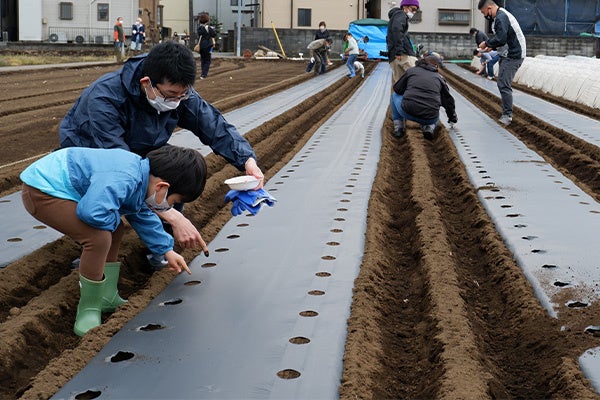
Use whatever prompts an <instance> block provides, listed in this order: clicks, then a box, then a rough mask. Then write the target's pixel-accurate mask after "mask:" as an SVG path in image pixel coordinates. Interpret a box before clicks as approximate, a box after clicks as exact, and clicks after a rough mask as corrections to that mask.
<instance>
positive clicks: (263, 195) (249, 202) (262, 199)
mask: <svg viewBox="0 0 600 400" xmlns="http://www.w3.org/2000/svg"><path fill="white" fill-rule="evenodd" d="M230 201H231V203H232V205H231V214H232V215H233V216H234V217H235V216H238V215H240V214H242V213H243V212H244V211H248V212H250V213H251V214H252V215H256V214H257V213H258V211H259V210H260V206H261V205H262V204H263V203H264V204H266V205H268V206H269V207H273V205H274V204H275V202H276V201H277V200H276V199H275V198H274V197H273V196H271V195H270V194H269V193H268V192H267V191H266V190H264V189H259V190H230V191H229V192H227V194H226V195H225V203H228V202H230Z"/></svg>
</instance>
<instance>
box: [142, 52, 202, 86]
mask: <svg viewBox="0 0 600 400" xmlns="http://www.w3.org/2000/svg"><path fill="white" fill-rule="evenodd" d="M142 76H148V77H149V78H150V80H151V81H152V84H153V85H156V84H157V83H160V84H164V83H165V81H168V82H170V83H172V84H174V85H181V86H191V85H193V84H194V82H195V81H196V61H195V60H194V55H193V54H192V52H191V50H190V49H188V48H187V47H185V46H182V45H180V44H179V43H175V42H172V41H166V42H163V43H159V44H157V45H156V46H154V47H153V48H152V50H151V51H150V53H149V54H148V56H146V58H145V59H144V64H143V65H142Z"/></svg>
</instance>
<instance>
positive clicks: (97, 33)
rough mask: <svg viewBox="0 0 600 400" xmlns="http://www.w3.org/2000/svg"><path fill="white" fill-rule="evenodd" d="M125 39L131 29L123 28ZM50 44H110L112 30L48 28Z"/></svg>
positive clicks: (129, 34) (111, 41)
mask: <svg viewBox="0 0 600 400" xmlns="http://www.w3.org/2000/svg"><path fill="white" fill-rule="evenodd" d="M123 32H124V34H125V37H129V36H131V27H123ZM45 39H46V40H47V41H48V42H51V43H77V44H84V43H87V44H112V43H113V29H112V28H78V27H56V26H50V27H48V37H47V38H45Z"/></svg>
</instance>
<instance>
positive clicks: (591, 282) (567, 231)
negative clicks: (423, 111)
mask: <svg viewBox="0 0 600 400" xmlns="http://www.w3.org/2000/svg"><path fill="white" fill-rule="evenodd" d="M452 93H453V95H454V97H455V99H456V113H457V115H458V116H459V121H460V122H459V123H458V125H457V126H456V129H451V138H452V141H453V142H454V144H455V146H456V148H457V150H458V152H459V156H460V158H461V160H462V162H463V163H464V165H465V167H466V169H467V174H468V176H469V179H470V181H471V183H472V184H473V186H474V187H475V188H477V189H478V191H477V195H478V196H479V199H480V201H481V202H482V204H483V205H484V207H485V208H486V211H487V213H488V214H489V215H490V217H491V218H492V220H493V221H494V224H495V226H496V228H497V229H498V231H499V232H500V234H501V235H502V238H503V240H504V242H505V243H506V245H507V247H508V248H509V249H510V250H511V252H512V253H513V255H514V256H515V259H516V260H517V262H518V264H519V266H520V267H521V268H522V270H523V272H524V274H525V276H526V277H527V279H528V280H529V282H530V283H531V285H532V286H533V289H534V291H535V293H536V295H537V297H538V298H539V300H540V302H541V304H542V305H543V306H544V307H545V308H546V309H547V311H548V313H549V314H550V315H551V316H553V317H555V316H556V311H555V307H556V304H553V302H552V299H553V298H554V295H556V294H558V293H559V292H560V291H566V290H569V289H575V290H574V291H573V292H572V293H573V295H572V296H573V297H572V298H571V299H570V300H568V301H567V302H566V304H565V305H569V304H587V305H589V304H591V303H593V302H596V301H598V299H599V298H600V261H599V260H600V246H598V231H599V230H600V204H599V203H598V202H597V201H595V200H594V199H593V198H592V197H590V196H589V195H587V194H586V193H585V192H583V191H582V190H581V189H580V188H579V187H577V186H576V185H575V184H574V183H573V182H571V181H570V180H569V179H568V178H567V177H565V176H564V175H563V174H561V173H560V172H559V171H557V170H556V169H555V168H553V167H552V166H551V165H550V164H548V163H547V162H546V161H545V160H544V159H543V158H542V157H540V156H539V155H538V154H537V153H535V152H533V151H532V150H530V149H529V148H527V146H525V145H524V144H523V143H522V142H520V141H519V140H518V139H516V138H515V137H514V136H513V135H511V134H510V133H509V132H508V131H506V130H505V129H504V128H503V127H501V126H499V124H498V122H497V121H494V120H492V119H490V118H489V117H487V116H486V115H485V114H483V113H481V112H480V111H479V110H478V109H477V107H476V106H474V105H473V104H471V103H469V102H468V101H467V100H466V99H464V97H462V96H461V95H459V94H457V93H456V91H454V90H453V91H452ZM461 116H463V117H461ZM448 127H449V126H448ZM449 128H450V127H449ZM599 360H600V359H599V358H598V352H595V353H590V354H587V355H586V363H587V364H591V365H597V364H598V363H599ZM586 373H587V374H588V377H590V379H591V380H592V381H595V382H600V369H597V368H596V369H593V368H587V370H586ZM596 389H597V390H598V391H600V388H598V387H596Z"/></svg>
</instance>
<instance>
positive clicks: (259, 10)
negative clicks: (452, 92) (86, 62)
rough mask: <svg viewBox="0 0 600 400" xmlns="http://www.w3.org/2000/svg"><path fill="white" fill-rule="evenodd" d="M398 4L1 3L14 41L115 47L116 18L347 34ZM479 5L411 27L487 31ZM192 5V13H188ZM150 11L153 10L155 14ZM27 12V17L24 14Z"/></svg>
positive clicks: (458, 6) (423, 15)
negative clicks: (204, 18) (322, 28)
mask: <svg viewBox="0 0 600 400" xmlns="http://www.w3.org/2000/svg"><path fill="white" fill-rule="evenodd" d="M399 1H400V0H289V1H284V0H152V1H151V6H147V5H146V3H149V2H150V0H70V1H61V0H59V1H55V0H2V1H0V16H1V17H0V30H1V31H3V32H4V31H7V32H8V36H9V37H8V40H10V41H47V40H50V41H52V42H67V41H68V42H77V43H107V42H112V31H113V26H114V22H115V20H116V18H117V17H118V16H121V17H123V19H124V28H125V31H126V33H128V32H129V29H130V27H131V24H132V23H133V22H134V21H135V19H136V18H137V17H138V16H141V17H142V18H143V19H144V23H145V24H146V25H147V26H148V25H149V23H150V25H152V23H154V25H156V26H157V29H160V28H162V27H164V28H169V29H170V32H171V33H172V32H173V31H176V32H178V33H185V32H187V33H189V29H190V26H192V28H193V27H194V26H195V25H194V24H193V23H192V24H191V25H190V15H192V16H194V17H195V16H197V15H198V14H199V13H200V12H202V11H207V12H208V13H209V14H211V15H212V16H215V17H216V18H217V19H218V21H219V22H221V23H222V30H223V31H227V30H233V29H235V28H236V26H237V24H238V21H240V25H241V26H247V27H264V28H270V27H271V26H274V27H275V28H280V29H285V28H292V29H310V30H315V29H317V28H318V24H319V21H326V22H327V27H328V29H331V30H340V29H346V28H347V27H348V23H349V22H351V21H354V20H356V19H362V18H367V17H370V18H380V19H387V14H388V11H389V10H390V9H391V8H392V7H394V6H396V4H398V2H399ZM477 2H478V0H421V1H420V3H421V10H420V12H419V13H418V14H417V15H416V16H415V18H414V19H413V21H412V22H411V31H412V32H432V33H466V32H468V30H469V28H470V27H471V26H474V27H476V28H478V29H484V27H485V20H484V18H483V17H482V16H481V14H480V13H479V11H478V10H476V7H477ZM190 6H192V7H193V10H190ZM148 9H150V10H155V12H153V13H152V12H151V11H149V10H148ZM23 10H25V12H23Z"/></svg>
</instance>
